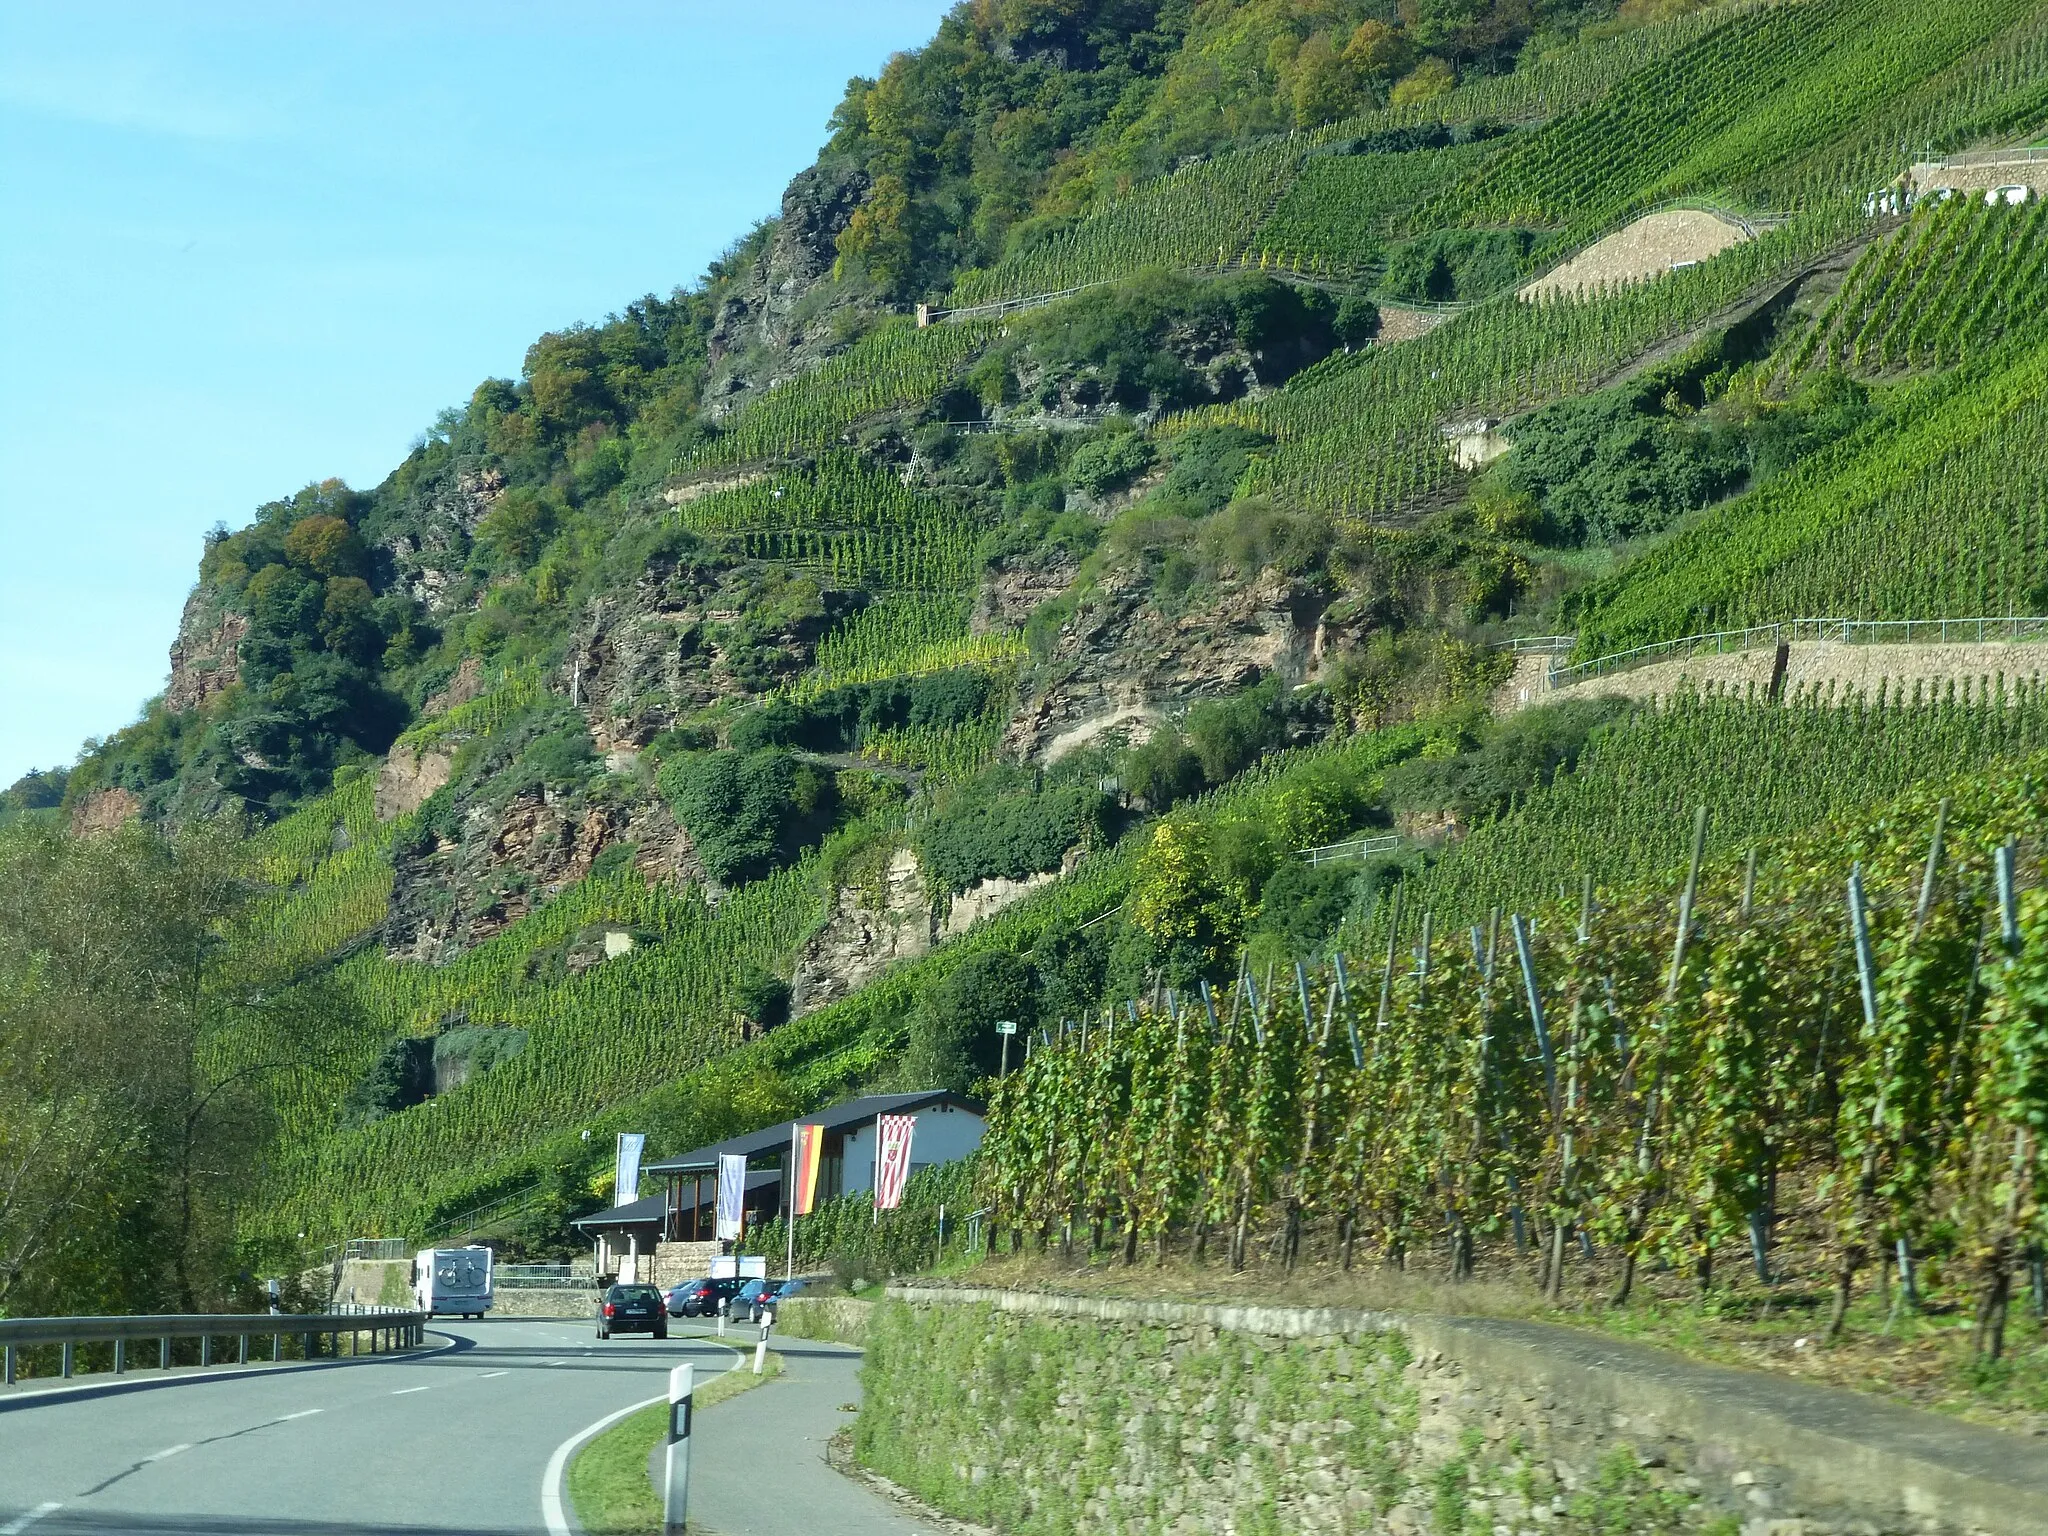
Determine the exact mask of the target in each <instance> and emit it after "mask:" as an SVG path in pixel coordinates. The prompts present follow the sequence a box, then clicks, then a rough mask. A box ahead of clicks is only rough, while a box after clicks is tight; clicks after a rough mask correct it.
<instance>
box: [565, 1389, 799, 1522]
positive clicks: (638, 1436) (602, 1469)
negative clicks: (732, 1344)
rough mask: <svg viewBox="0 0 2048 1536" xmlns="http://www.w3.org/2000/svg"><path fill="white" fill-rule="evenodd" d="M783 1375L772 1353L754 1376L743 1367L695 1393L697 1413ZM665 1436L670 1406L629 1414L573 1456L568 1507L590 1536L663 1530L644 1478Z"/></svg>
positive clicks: (657, 1496)
mask: <svg viewBox="0 0 2048 1536" xmlns="http://www.w3.org/2000/svg"><path fill="white" fill-rule="evenodd" d="M781 1373H782V1356H780V1355H778V1354H776V1353H775V1351H773V1350H770V1351H769V1352H768V1363H767V1365H766V1366H765V1367H764V1368H763V1370H762V1373H761V1374H760V1375H759V1376H756V1375H755V1374H754V1373H753V1371H752V1370H750V1369H748V1368H747V1367H746V1366H745V1365H741V1366H739V1367H738V1368H736V1369H734V1370H730V1371H725V1372H722V1373H720V1374H719V1375H717V1376H714V1377H712V1378H711V1379H710V1380H709V1381H707V1382H705V1383H704V1385H702V1386H701V1387H699V1388H697V1392H696V1398H697V1411H698V1412H702V1411H703V1410H704V1409H706V1408H711V1407H715V1406H716V1405H717V1404H719V1403H722V1402H724V1401H725V1400H726V1399H727V1398H729V1397H738V1396H739V1395H740V1393H742V1392H747V1391H751V1390H752V1389H753V1388H755V1387H758V1386H761V1385H762V1384H763V1383H765V1382H768V1381H771V1380H773V1379H774V1378H775V1377H777V1376H779V1375H780V1374H781ZM667 1433H668V1404H667V1403H649V1404H648V1405H647V1406H646V1407H645V1408H642V1409H641V1410H640V1411H639V1412H638V1413H630V1414H627V1415H626V1417H625V1418H623V1419H621V1420H619V1422H618V1423H616V1424H614V1425H613V1426H612V1427H611V1428H610V1429H608V1430H606V1431H605V1432H604V1433H603V1434H601V1435H599V1436H598V1437H597V1438H596V1439H594V1440H592V1441H591V1442H590V1443H589V1444H588V1445H586V1446H584V1447H583V1449H582V1450H580V1451H578V1452H577V1453H576V1458H575V1460H573V1461H571V1462H570V1463H569V1502H570V1504H571V1505H573V1506H574V1508H575V1510H576V1518H577V1520H578V1521H580V1522H581V1523H582V1526H583V1529H584V1530H586V1531H588V1532H589V1533H590V1536H653V1533H655V1532H658V1531H659V1530H660V1529H661V1516H662V1509H661V1495H660V1494H659V1493H657V1492H656V1491H655V1488H654V1484H653V1483H652V1482H651V1481H649V1479H648V1476H647V1458H648V1457H649V1456H651V1455H653V1454H654V1448H655V1446H657V1445H659V1444H660V1443H661V1440H662V1437H663V1436H664V1435H666V1434H667Z"/></svg>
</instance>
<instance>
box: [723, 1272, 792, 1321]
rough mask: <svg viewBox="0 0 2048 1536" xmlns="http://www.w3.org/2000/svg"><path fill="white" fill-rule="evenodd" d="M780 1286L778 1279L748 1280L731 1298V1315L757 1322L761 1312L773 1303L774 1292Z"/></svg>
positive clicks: (759, 1319)
mask: <svg viewBox="0 0 2048 1536" xmlns="http://www.w3.org/2000/svg"><path fill="white" fill-rule="evenodd" d="M781 1288H782V1282H781V1281H780V1280H749V1281H748V1282H747V1283H746V1284H745V1285H743V1286H741V1287H740V1288H739V1292H738V1294H736V1295H735V1296H734V1297H733V1299H732V1315H733V1316H734V1317H738V1318H744V1319H745V1320H746V1321H747V1322H750V1323H758V1322H759V1321H761V1313H762V1312H763V1311H764V1310H766V1309H767V1308H769V1307H772V1306H773V1305H775V1293H776V1292H777V1291H778V1290H780V1289H781Z"/></svg>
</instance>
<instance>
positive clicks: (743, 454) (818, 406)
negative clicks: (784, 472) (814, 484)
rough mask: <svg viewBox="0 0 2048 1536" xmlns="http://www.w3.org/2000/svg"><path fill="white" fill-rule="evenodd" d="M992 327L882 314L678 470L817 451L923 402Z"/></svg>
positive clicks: (745, 412)
mask: <svg viewBox="0 0 2048 1536" xmlns="http://www.w3.org/2000/svg"><path fill="white" fill-rule="evenodd" d="M990 334H991V333H990V332H989V330H988V328H987V327H985V326H981V325H974V324H955V325H943V326H927V327H925V328H923V329H920V328H919V327H918V326H916V325H915V324H914V323H912V322H911V321H910V320H908V319H905V318H902V317H897V318H893V319H889V320H885V321H884V322H883V323H882V324H881V325H879V326H878V327H876V329H875V330H874V331H872V332H870V333H869V334H868V335H866V336H863V337H862V338H861V339H860V340H859V341H857V342H855V343H854V344H853V345H852V346H850V347H848V348H847V349H846V350H845V351H844V352H841V353H839V354H837V355H836V356H833V357H830V358H827V359H826V360H825V361H824V362H823V363H821V364H819V365H818V366H817V367H816V368H813V369H812V370H811V371H810V372H808V373H804V374H800V375H798V376H797V377H796V378H793V379H789V380H787V381H785V382H783V383H781V384H777V385H776V386H774V388H772V389H770V390H768V391H767V392H766V393H765V394H763V395H762V396H761V397H760V398H759V399H756V400H752V401H749V402H748V403H747V404H745V405H742V406H741V407H740V408H739V409H738V410H736V411H734V412H733V414H732V415H730V416H729V417H727V418H726V419H725V421H724V422H723V423H722V424H721V428H720V431H719V432H718V434H717V436H715V437H713V438H711V439H710V440H709V441H708V442H706V443H705V444H703V445H702V446H701V447H699V448H698V449H697V450H696V451H695V452H694V453H693V454H691V455H690V456H689V457H688V459H687V460H685V461H683V462H679V463H678V464H677V465H676V466H675V468H676V470H677V472H679V473H680V472H681V471H683V470H685V469H689V468H692V467H701V466H705V465H712V464H744V463H750V462H753V461H755V460H759V459H775V458H786V457H790V456H793V455H798V454H807V453H819V452H822V451H824V450H826V449H828V448H834V447H837V446H838V445H839V440H840V438H841V437H842V436H843V435H844V434H845V433H846V431H847V429H848V428H850V427H852V426H853V425H854V424H855V423H856V422H858V421H860V420H862V419H863V418H865V417H869V416H873V415H877V414H879V413H880V412H883V411H889V410H897V409H902V408H905V407H916V406H921V405H924V404H926V403H928V402H929V401H931V400H932V399H933V398H934V397H936V396H937V395H938V394H939V392H940V391H941V390H943V389H944V388H945V387H946V386H947V385H948V384H949V383H951V382H952V380H953V377H954V375H955V374H956V373H958V371H959V369H960V367H961V365H962V364H964V363H965V362H966V361H967V360H968V359H969V358H971V357H972V356H973V355H974V354H975V353H976V352H978V351H980V349H981V348H982V346H983V345H985V344H986V342H987V340H988V337H989V335H990Z"/></svg>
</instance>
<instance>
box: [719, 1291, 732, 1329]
mask: <svg viewBox="0 0 2048 1536" xmlns="http://www.w3.org/2000/svg"><path fill="white" fill-rule="evenodd" d="M731 1310H732V1298H731V1297H730V1296H721V1297H719V1298H718V1336H719V1337H720V1338H721V1339H722V1338H724V1337H725V1319H726V1316H727V1314H728V1313H730V1312H731Z"/></svg>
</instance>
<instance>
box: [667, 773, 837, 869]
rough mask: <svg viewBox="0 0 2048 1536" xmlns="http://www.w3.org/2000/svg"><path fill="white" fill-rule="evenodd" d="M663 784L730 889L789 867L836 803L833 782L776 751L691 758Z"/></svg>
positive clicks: (708, 864) (702, 855)
mask: <svg viewBox="0 0 2048 1536" xmlns="http://www.w3.org/2000/svg"><path fill="white" fill-rule="evenodd" d="M657 783H658V784H659V785H660V788H661V791H662V793H663V794H665V795H666V796H667V797H668V799H669V802H670V804H672V805H673V806H674V807H675V811H676V815H677V817H678V818H679V819H680V820H681V821H682V823H683V825H684V827H685V828H687V829H688V831H689V834H690V841H691V843H692V844H693V845H694V846H695V847H696V850H697V857H698V858H699V859H701V860H702V861H703V864H704V868H705V870H706V872H707V873H709V874H710V876H711V877H712V878H713V879H714V880H717V881H718V882H719V883H721V884H724V885H731V884H735V883H737V882H739V881H741V880H751V879H755V878H758V877H759V876H761V875H765V874H767V873H768V872H769V871H770V870H772V869H774V868H776V867H777V866H778V865H780V864H783V863H786V862H788V861H789V859H791V858H792V857H794V855H795V852H796V850H797V849H798V848H800V847H802V846H803V844H804V843H805V842H806V841H808V839H809V834H810V833H811V832H812V831H813V830H814V829H815V828H816V826H817V824H818V823H820V822H821V821H824V820H828V819H829V815H830V811H831V809H832V802H833V794H832V787H831V780H830V778H829V777H828V776H827V775H824V774H821V773H819V772H818V771H817V770H815V769H813V768H810V767H808V766H805V765H801V764H798V763H797V762H795V761H794V760H793V759H792V758H790V756H789V755H788V754H787V753H784V752H777V751H773V750H768V751H758V752H735V751H730V750H727V751H722V752H692V753H687V754H685V755H684V756H681V757H678V758H675V759H673V760H671V761H670V762H668V763H666V764H664V765H663V766H662V769H661V773H660V775H659V776H658V778H657Z"/></svg>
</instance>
